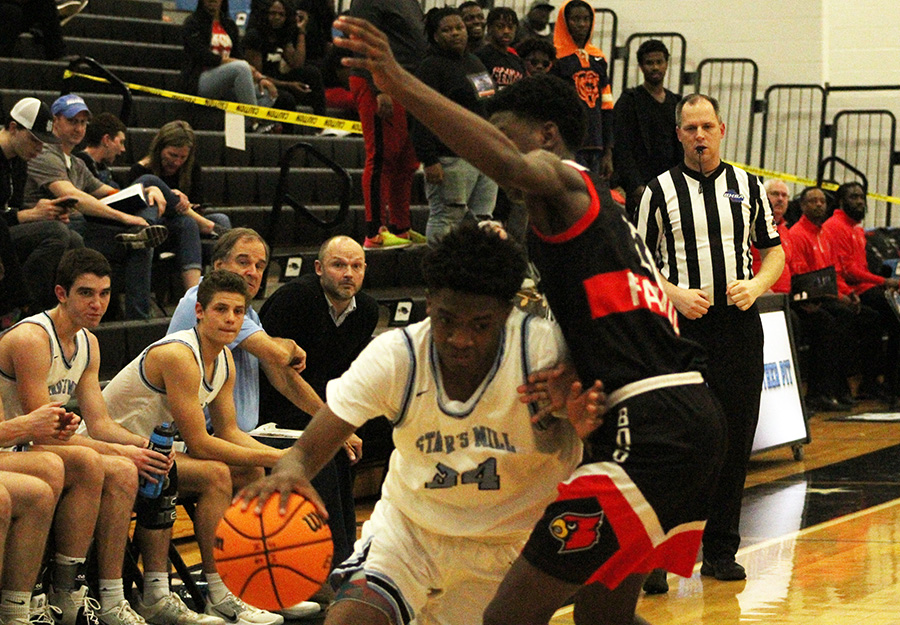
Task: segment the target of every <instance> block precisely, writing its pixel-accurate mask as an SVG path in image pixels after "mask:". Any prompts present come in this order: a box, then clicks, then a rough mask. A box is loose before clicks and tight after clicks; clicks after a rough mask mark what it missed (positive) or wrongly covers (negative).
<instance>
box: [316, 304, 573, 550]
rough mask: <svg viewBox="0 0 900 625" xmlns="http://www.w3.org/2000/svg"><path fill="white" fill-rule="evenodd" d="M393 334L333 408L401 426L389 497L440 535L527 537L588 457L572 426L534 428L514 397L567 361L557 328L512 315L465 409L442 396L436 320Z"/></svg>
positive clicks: (336, 391)
mask: <svg viewBox="0 0 900 625" xmlns="http://www.w3.org/2000/svg"><path fill="white" fill-rule="evenodd" d="M386 334H391V336H389V337H386V336H385V335H382V336H381V337H378V338H376V340H375V341H374V342H373V343H372V344H371V345H370V347H371V349H368V348H367V351H369V353H368V354H366V352H365V351H364V352H363V355H361V356H360V358H359V359H357V361H356V362H355V363H354V364H353V366H351V368H350V370H349V371H348V372H347V373H346V374H345V375H344V376H342V377H341V378H340V379H338V380H334V381H332V382H331V383H330V384H329V386H328V393H327V401H328V405H329V407H331V408H332V410H333V411H334V412H335V414H337V415H338V416H340V417H341V418H343V419H345V420H347V421H349V422H351V423H355V424H357V425H360V424H361V423H360V422H361V421H362V422H364V421H365V420H366V419H368V418H373V417H375V416H377V415H380V414H387V416H388V417H389V418H390V419H391V420H392V421H393V422H394V432H393V439H394V445H395V447H396V449H395V451H394V452H393V453H392V454H391V458H390V466H389V470H388V472H387V477H386V479H385V482H384V485H383V489H382V498H384V499H386V500H388V501H390V503H391V504H393V505H394V506H396V507H397V508H399V509H400V511H401V512H403V514H405V515H406V516H407V517H409V518H410V519H411V520H412V521H413V522H414V523H416V524H418V525H420V526H421V527H424V528H425V529H427V530H429V531H431V532H434V533H437V534H442V535H452V536H462V537H476V538H481V539H487V540H491V539H498V540H510V539H516V538H519V537H521V538H523V539H524V537H527V535H528V533H529V532H530V531H531V529H532V527H533V526H534V523H535V521H536V520H537V519H538V518H539V517H540V515H541V513H542V512H543V511H544V507H545V506H546V505H547V504H549V503H550V502H551V501H552V500H553V499H554V497H555V495H556V485H557V483H558V482H560V481H561V480H563V479H565V478H568V477H569V475H570V474H571V473H572V471H573V470H574V469H575V468H576V466H577V465H578V463H579V461H580V459H581V442H580V441H579V440H578V437H577V436H576V434H575V432H574V430H573V429H572V427H571V426H570V425H569V423H568V421H565V420H558V421H556V420H554V422H553V423H552V424H551V425H550V427H549V428H548V429H546V430H541V429H540V428H537V427H535V426H533V425H532V424H531V415H532V407H531V406H529V405H527V404H523V403H522V402H520V401H519V395H518V393H517V391H516V387H517V386H519V385H520V384H522V383H523V382H524V381H525V379H526V377H527V375H528V373H529V372H531V371H534V370H537V369H543V368H546V367H549V366H551V365H553V364H556V363H557V362H558V361H559V360H561V359H562V356H563V351H564V349H565V347H564V343H563V342H562V338H561V336H560V335H559V334H558V329H557V328H556V326H554V325H553V324H551V323H550V322H548V321H545V320H543V319H538V318H536V317H531V316H528V315H525V314H524V313H522V312H521V311H519V310H513V312H512V313H511V314H510V316H509V319H508V320H507V323H506V327H505V331H504V336H503V337H502V341H501V349H500V352H499V353H498V354H497V358H496V360H495V362H494V366H493V368H492V369H491V371H490V372H489V373H488V375H487V376H486V378H485V380H484V382H483V383H482V384H481V386H480V387H479V388H478V390H476V391H475V393H474V394H473V395H472V397H471V398H469V400H468V401H466V402H458V401H451V400H449V399H448V398H447V396H446V394H445V393H444V390H443V388H442V384H441V375H440V371H439V369H438V364H437V361H436V357H437V356H436V352H435V349H434V346H433V342H432V335H431V322H430V320H425V321H423V322H421V323H417V324H414V325H412V326H409V327H408V328H406V329H404V330H402V331H396V332H394V333H386ZM398 337H399V338H398ZM379 339H380V340H379ZM388 350H389V351H390V352H391V353H386V351H388ZM384 363H387V364H384ZM401 376H402V377H401ZM392 377H393V379H392ZM398 377H399V380H398V379H397V378H398ZM363 387H368V388H363ZM379 394H381V395H385V394H392V395H393V397H391V398H390V399H389V400H388V401H389V404H390V406H379V404H378V399H377V396H378V395H379ZM370 397H371V398H373V399H374V400H373V401H369V400H368V398H370ZM385 408H386V409H385ZM379 409H382V411H381V412H379V411H378V410H379ZM345 415H347V416H345ZM364 415H365V416H364Z"/></svg>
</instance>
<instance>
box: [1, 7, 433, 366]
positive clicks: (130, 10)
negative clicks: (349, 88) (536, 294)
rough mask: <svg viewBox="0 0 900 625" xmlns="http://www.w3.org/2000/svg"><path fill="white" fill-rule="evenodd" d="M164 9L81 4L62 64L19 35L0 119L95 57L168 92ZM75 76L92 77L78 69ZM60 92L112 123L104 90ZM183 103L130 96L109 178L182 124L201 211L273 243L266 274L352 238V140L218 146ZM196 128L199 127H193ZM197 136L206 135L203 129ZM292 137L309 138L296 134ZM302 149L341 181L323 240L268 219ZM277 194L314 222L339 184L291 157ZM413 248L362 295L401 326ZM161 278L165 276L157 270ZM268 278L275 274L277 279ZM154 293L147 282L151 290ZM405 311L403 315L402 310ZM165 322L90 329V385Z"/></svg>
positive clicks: (88, 85) (203, 117)
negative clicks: (345, 204) (120, 148)
mask: <svg viewBox="0 0 900 625" xmlns="http://www.w3.org/2000/svg"><path fill="white" fill-rule="evenodd" d="M162 16H163V4H162V3H161V2H158V1H156V0H92V1H91V3H90V5H89V7H88V10H87V11H86V12H85V13H84V14H82V15H79V16H78V17H77V18H76V19H74V20H72V21H71V22H70V23H69V24H68V25H67V26H66V28H65V37H66V41H67V45H68V53H69V56H67V57H66V58H65V59H62V60H59V61H45V60H43V58H42V54H41V50H40V49H39V47H38V46H37V45H36V44H35V43H34V41H33V40H32V36H31V35H29V34H23V35H22V36H21V37H20V41H19V45H18V50H17V54H16V58H10V59H4V60H3V64H4V68H5V69H6V71H4V72H0V110H3V111H8V110H9V109H10V108H11V107H12V105H13V104H14V103H15V102H16V101H18V100H19V99H21V98H23V97H26V96H36V97H39V98H41V99H42V100H44V101H45V102H47V103H50V102H52V101H53V100H54V99H55V98H56V97H57V96H58V95H59V93H60V90H61V89H63V88H64V84H63V72H64V70H65V69H66V68H67V67H68V65H69V61H70V60H71V59H72V58H74V57H75V56H77V55H85V56H89V57H91V58H93V59H95V60H96V61H97V62H99V63H100V64H102V65H103V66H104V67H106V68H107V69H109V71H111V72H113V73H114V74H115V75H116V76H118V77H119V78H120V79H121V80H123V81H124V82H130V83H135V84H140V85H146V86H149V87H158V88H162V89H169V90H177V88H178V80H179V67H180V63H181V27H180V26H179V25H178V24H176V23H172V22H169V21H164V20H163V19H162ZM84 71H85V73H92V72H91V71H90V70H84ZM70 88H71V89H72V90H74V91H76V92H77V93H79V94H80V95H82V96H83V97H84V98H85V100H86V102H87V104H88V106H89V107H90V108H91V110H92V112H93V113H95V114H96V113H100V112H104V111H108V112H111V113H114V114H116V115H119V114H120V113H121V109H122V96H121V94H119V93H116V92H115V91H114V89H113V88H111V87H110V86H108V85H105V84H103V83H99V82H94V81H89V80H84V79H81V78H75V79H73V81H72V82H71V83H70ZM200 108H201V107H194V106H192V105H189V104H185V103H182V102H178V101H174V100H170V99H166V98H161V97H157V96H155V95H149V94H146V93H143V92H141V91H133V92H132V108H131V115H130V119H128V120H125V121H126V123H127V124H128V126H129V128H128V132H127V138H126V153H125V154H124V155H123V156H122V157H121V158H120V160H119V162H118V163H117V164H116V167H114V168H113V170H114V172H115V173H116V174H118V175H120V176H124V175H125V174H126V173H127V170H128V169H129V168H130V166H131V164H132V163H134V162H135V161H137V160H139V159H140V158H142V157H143V156H144V155H146V153H147V151H148V148H149V145H150V142H151V140H152V138H153V136H154V135H155V133H156V131H157V129H158V128H159V127H160V126H162V125H163V124H164V123H166V122H168V121H171V120H173V119H188V120H189V121H191V123H192V124H193V125H194V126H195V129H196V132H197V139H198V152H197V155H198V159H199V162H200V163H201V165H203V167H204V188H205V198H204V201H205V203H206V205H208V206H209V207H210V209H214V210H216V211H220V212H224V213H226V214H228V215H229V217H230V218H231V220H232V223H233V224H234V225H235V226H247V227H250V228H254V229H255V230H258V231H260V232H262V233H273V234H272V236H271V237H270V239H271V240H270V244H271V245H272V246H273V268H272V272H270V273H272V274H273V276H274V275H277V276H280V277H282V278H283V279H284V276H285V273H286V272H285V269H287V268H288V264H289V262H290V263H291V271H290V272H288V273H289V275H297V274H298V273H305V272H308V271H312V270H313V266H314V259H315V254H316V250H317V248H318V246H319V245H320V244H321V242H322V241H324V240H325V239H326V238H327V237H328V236H331V235H333V234H347V235H349V236H352V237H354V238H356V239H357V240H360V241H361V240H362V238H363V237H364V231H365V211H364V209H363V206H362V204H363V198H362V191H361V176H362V168H363V165H364V161H365V150H364V148H363V142H362V138H361V137H360V136H358V135H350V136H345V137H328V136H317V135H314V134H294V135H284V134H282V135H259V134H248V135H247V137H246V149H245V150H234V149H230V148H227V147H225V139H224V133H223V132H222V130H221V126H222V121H221V120H222V113H221V112H220V111H217V110H213V109H203V110H199V109H200ZM198 122H199V123H198ZM201 128H213V129H212V130H203V129H201ZM297 131H298V132H300V133H312V132H317V131H315V129H306V128H298V129H297ZM300 140H302V141H304V142H307V143H309V144H311V145H312V146H313V147H314V148H315V149H316V150H318V151H319V152H321V153H322V154H323V155H324V156H325V157H327V158H329V159H331V160H333V161H334V162H336V163H337V164H338V165H340V166H341V167H343V168H345V169H346V170H347V171H348V173H349V174H350V177H351V179H352V190H351V196H350V209H349V212H348V214H347V217H346V219H345V220H344V222H343V223H341V224H338V225H336V226H334V227H333V228H331V229H329V230H325V229H324V228H322V227H321V226H319V225H316V224H313V223H311V222H310V221H308V220H306V219H303V218H302V217H300V216H299V215H298V214H297V212H296V211H294V209H293V208H291V207H290V206H289V205H287V204H285V205H284V208H283V209H282V211H281V214H280V217H279V218H278V220H277V223H275V224H272V223H271V222H272V218H271V212H272V204H273V200H274V194H275V189H276V186H277V183H278V177H279V172H280V170H279V162H280V160H281V158H282V156H283V155H284V153H285V152H286V151H287V150H288V148H290V147H291V146H292V145H294V144H295V143H296V142H297V141H300ZM294 158H295V161H294V164H293V166H294V169H293V170H292V171H291V174H290V179H289V183H288V193H289V194H290V195H291V197H293V198H294V199H295V200H296V201H299V202H301V203H302V204H303V205H304V206H306V207H307V208H308V209H309V211H310V212H311V213H313V214H314V215H316V216H317V217H320V218H322V219H328V218H331V217H332V216H333V215H335V214H336V212H337V211H338V203H339V202H340V197H339V192H340V185H338V184H336V183H335V178H334V173H333V172H331V170H330V169H328V168H327V167H325V165H324V164H323V163H321V162H318V161H317V159H315V158H313V157H311V156H308V155H307V154H306V153H305V152H303V151H300V152H298V153H297V155H296V156H295V157H294ZM413 203H414V206H413V210H412V219H413V227H414V228H415V229H416V230H419V231H422V232H424V230H425V222H426V220H427V214H428V211H427V207H426V206H425V198H424V184H423V177H422V175H421V174H419V176H418V177H417V179H416V181H415V186H414V189H413ZM423 251H424V250H422V249H402V250H384V251H376V252H372V253H370V254H369V257H368V259H367V260H368V270H367V276H366V284H365V288H366V289H367V290H368V291H370V292H372V293H373V294H374V295H375V296H376V297H377V298H379V300H380V301H382V302H383V304H384V305H385V308H386V313H387V314H386V316H387V317H388V318H392V317H393V314H394V312H395V311H396V308H397V306H398V305H399V303H400V302H411V303H412V307H411V310H412V317H411V319H412V320H417V319H420V318H422V317H423V316H424V296H423V289H422V287H421V271H420V269H419V262H420V260H421V254H422V252H423ZM159 270H160V273H161V274H162V273H163V272H165V271H170V270H171V268H170V267H167V266H166V264H161V265H159ZM276 272H277V273H276ZM154 282H155V283H156V280H155V281H154ZM403 306H405V304H404V305H402V306H401V307H403ZM165 327H166V320H165V319H162V320H153V321H151V322H147V323H140V322H106V323H104V324H102V326H101V328H100V329H98V336H99V337H100V341H101V349H102V352H103V354H104V358H103V368H104V371H103V372H102V374H101V377H102V378H104V379H108V378H109V377H111V376H112V374H114V373H115V371H117V370H118V368H120V367H121V366H122V365H124V364H125V363H127V362H128V361H129V360H130V359H131V358H133V357H134V356H136V355H137V353H139V352H140V350H141V349H142V348H143V347H144V346H146V345H147V344H149V343H150V342H152V341H153V340H155V339H156V338H159V337H160V336H162V334H163V333H164V332H165Z"/></svg>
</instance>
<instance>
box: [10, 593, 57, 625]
mask: <svg viewBox="0 0 900 625" xmlns="http://www.w3.org/2000/svg"><path fill="white" fill-rule="evenodd" d="M58 612H59V608H57V607H56V606H52V605H50V604H49V603H47V595H46V594H44V593H41V594H39V595H34V596H33V597H31V606H30V607H29V609H28V620H27V621H24V623H31V625H56V621H54V620H53V617H54V614H56V613H58ZM21 622H22V621H20V620H19V619H15V620H12V621H7V622H6V625H13V623H15V625H19V624H20V623H21Z"/></svg>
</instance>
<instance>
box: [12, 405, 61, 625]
mask: <svg viewBox="0 0 900 625" xmlns="http://www.w3.org/2000/svg"><path fill="white" fill-rule="evenodd" d="M67 414H68V415H71V413H67V412H66V410H65V408H62V407H61V406H60V405H59V404H58V403H52V404H48V405H46V406H41V407H40V408H38V409H37V410H35V411H33V412H31V413H29V414H26V415H21V416H14V417H11V418H10V419H8V420H0V447H7V448H9V447H12V446H13V445H21V444H26V443H30V442H31V441H33V440H34V439H35V438H43V437H45V436H56V437H61V438H68V437H70V436H71V435H72V432H73V431H74V426H71V425H69V426H67V425H66V423H67V420H68V419H67ZM76 419H77V417H76ZM64 479H65V470H64V468H63V463H62V460H61V459H60V458H59V456H57V455H56V454H52V453H49V452H33V453H28V454H21V453H15V452H13V451H11V450H2V451H0V564H2V580H3V591H2V593H0V622H2V623H4V625H28V624H29V622H30V616H31V614H32V611H31V593H32V589H33V588H34V583H35V580H36V579H37V576H38V571H39V570H40V566H41V560H42V559H43V556H44V548H45V546H46V543H47V534H48V533H49V531H50V524H51V522H52V520H53V512H54V510H55V508H56V502H57V500H58V499H59V495H60V493H61V492H62V489H63V481H64Z"/></svg>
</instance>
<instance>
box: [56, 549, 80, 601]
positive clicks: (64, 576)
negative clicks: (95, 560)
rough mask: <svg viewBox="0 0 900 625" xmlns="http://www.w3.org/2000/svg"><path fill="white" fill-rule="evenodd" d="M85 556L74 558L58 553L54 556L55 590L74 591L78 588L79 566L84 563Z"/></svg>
mask: <svg viewBox="0 0 900 625" xmlns="http://www.w3.org/2000/svg"><path fill="white" fill-rule="evenodd" d="M84 561H85V558H73V557H72V556H67V555H64V554H62V553H57V554H56V555H55V556H54V558H53V576H52V577H53V590H58V591H66V592H72V591H73V590H77V588H76V586H75V584H76V583H77V582H76V581H75V580H76V578H77V577H78V567H79V566H81V565H82V564H84Z"/></svg>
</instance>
